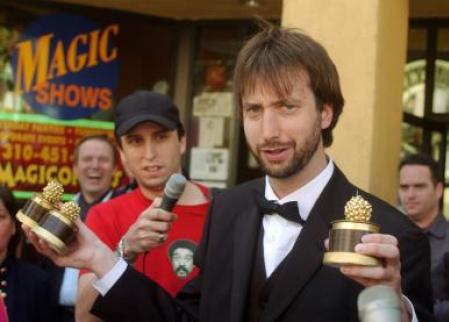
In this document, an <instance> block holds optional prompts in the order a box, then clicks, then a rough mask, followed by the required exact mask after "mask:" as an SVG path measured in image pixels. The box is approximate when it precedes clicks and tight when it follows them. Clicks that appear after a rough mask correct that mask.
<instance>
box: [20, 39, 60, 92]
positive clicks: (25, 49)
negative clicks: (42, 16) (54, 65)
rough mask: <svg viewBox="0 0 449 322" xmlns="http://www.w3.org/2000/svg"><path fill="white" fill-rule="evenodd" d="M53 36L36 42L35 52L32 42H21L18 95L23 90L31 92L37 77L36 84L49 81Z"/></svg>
mask: <svg viewBox="0 0 449 322" xmlns="http://www.w3.org/2000/svg"><path fill="white" fill-rule="evenodd" d="M52 37H53V34H47V35H44V36H42V37H40V38H39V39H38V40H37V41H36V46H35V48H36V50H35V51H34V52H33V44H32V41H31V40H27V41H24V42H20V43H18V44H17V45H16V47H17V51H18V53H17V73H16V78H15V81H16V93H17V94H19V93H20V92H21V91H22V89H23V90H24V91H25V92H29V91H30V89H31V88H32V86H31V85H32V81H33V79H34V78H35V76H36V82H35V83H36V84H41V83H45V82H46V81H47V70H48V58H49V52H50V40H51V38H52Z"/></svg>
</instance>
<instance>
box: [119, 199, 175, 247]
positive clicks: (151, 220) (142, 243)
mask: <svg viewBox="0 0 449 322" xmlns="http://www.w3.org/2000/svg"><path fill="white" fill-rule="evenodd" d="M160 203H161V199H160V198H156V199H155V200H154V202H153V203H152V204H151V206H150V207H148V208H147V209H145V211H144V212H142V213H141V214H140V216H139V218H138V219H137V221H136V222H135V223H134V224H132V225H131V226H130V227H129V229H128V231H127V232H126V234H125V235H124V236H123V239H124V244H125V249H124V252H125V254H126V255H130V254H139V253H144V252H147V251H149V250H151V249H153V248H154V247H157V246H160V245H162V244H163V243H164V242H165V240H166V239H167V236H168V233H169V232H170V229H171V227H172V223H173V221H175V220H176V219H177V216H176V215H175V214H174V213H171V212H168V211H165V210H163V209H160V208H158V207H159V205H160Z"/></svg>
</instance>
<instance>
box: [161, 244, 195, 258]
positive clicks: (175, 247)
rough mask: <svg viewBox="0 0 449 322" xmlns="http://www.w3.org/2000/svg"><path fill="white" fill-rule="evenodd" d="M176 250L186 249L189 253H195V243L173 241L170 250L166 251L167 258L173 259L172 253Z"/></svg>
mask: <svg viewBox="0 0 449 322" xmlns="http://www.w3.org/2000/svg"><path fill="white" fill-rule="evenodd" d="M178 248H187V249H189V250H190V251H192V253H195V250H196V245H195V243H193V242H192V241H190V240H187V239H178V240H176V241H174V242H173V243H172V244H171V245H170V248H169V249H168V256H169V257H170V258H172V257H173V253H174V252H175V250H177V249H178Z"/></svg>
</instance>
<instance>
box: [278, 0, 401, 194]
mask: <svg viewBox="0 0 449 322" xmlns="http://www.w3.org/2000/svg"><path fill="white" fill-rule="evenodd" d="M407 21H408V0H394V1H391V0H370V1H353V0H339V1H330V0H284V6H283V13H282V24H283V25H284V26H292V27H298V28H301V29H303V30H304V31H305V32H306V33H307V34H309V35H310V36H312V37H314V38H315V39H317V40H318V41H320V42H321V43H322V44H323V45H324V47H325V48H326V49H327V50H328V52H329V55H330V56H331V57H332V59H333V60H334V62H335V64H336V66H337V69H338V70H339V73H340V79H341V84H342V89H343V94H344V96H345V99H346V104H345V108H344V111H343V114H342V117H341V119H340V121H339V124H338V125H337V128H336V130H335V142H334V144H333V146H332V147H331V149H330V150H329V154H330V155H331V157H332V158H333V159H334V160H335V161H336V162H337V164H338V165H339V167H340V168H342V170H343V171H344V172H345V173H346V175H347V176H348V177H349V179H350V180H352V181H353V182H354V183H355V184H357V185H359V186H360V187H361V188H362V189H365V190H368V191H370V192H372V193H374V194H375V195H378V196H380V197H381V198H383V199H386V200H388V201H389V202H391V203H395V201H396V185H397V164H398V161H399V147H400V135H401V117H402V111H401V97H402V85H403V66H404V62H405V52H406V36H407Z"/></svg>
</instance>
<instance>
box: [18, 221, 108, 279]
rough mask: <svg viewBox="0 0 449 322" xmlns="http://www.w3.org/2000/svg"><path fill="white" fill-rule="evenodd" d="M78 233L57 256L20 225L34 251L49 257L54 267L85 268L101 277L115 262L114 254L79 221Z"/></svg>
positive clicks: (44, 242) (43, 241)
mask: <svg viewBox="0 0 449 322" xmlns="http://www.w3.org/2000/svg"><path fill="white" fill-rule="evenodd" d="M76 225H77V227H78V229H79V231H78V232H77V233H76V235H75V240H73V241H72V242H71V243H70V244H69V245H68V248H67V251H66V252H65V253H64V254H58V253H57V252H56V251H55V250H53V249H52V248H51V247H50V246H49V244H48V243H47V242H46V241H45V240H43V239H40V238H39V237H38V236H37V235H35V234H34V233H33V232H32V230H31V228H30V227H28V226H26V225H22V229H23V231H24V232H25V235H26V237H27V238H28V240H29V241H30V242H31V243H32V244H33V246H34V247H35V248H36V250H37V251H38V252H39V253H41V254H43V255H45V256H47V257H49V258H50V259H51V260H52V261H53V262H54V263H55V264H56V265H58V266H65V267H68V266H69V267H75V268H85V269H88V270H90V271H92V272H93V273H94V274H95V275H97V276H98V277H102V276H103V275H104V274H105V273H107V272H108V271H109V270H110V269H111V268H112V267H113V266H114V264H115V263H116V262H117V258H116V256H115V255H114V253H113V252H112V251H111V250H110V249H109V248H108V247H107V246H106V245H105V244H104V243H103V242H102V241H101V240H100V239H99V238H98V237H97V236H96V235H95V234H94V233H93V232H92V231H91V230H90V229H89V228H88V227H87V226H86V225H84V224H83V223H82V222H81V220H79V219H78V220H77V221H76Z"/></svg>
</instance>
